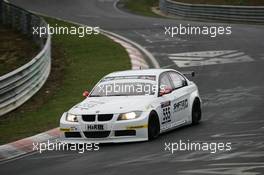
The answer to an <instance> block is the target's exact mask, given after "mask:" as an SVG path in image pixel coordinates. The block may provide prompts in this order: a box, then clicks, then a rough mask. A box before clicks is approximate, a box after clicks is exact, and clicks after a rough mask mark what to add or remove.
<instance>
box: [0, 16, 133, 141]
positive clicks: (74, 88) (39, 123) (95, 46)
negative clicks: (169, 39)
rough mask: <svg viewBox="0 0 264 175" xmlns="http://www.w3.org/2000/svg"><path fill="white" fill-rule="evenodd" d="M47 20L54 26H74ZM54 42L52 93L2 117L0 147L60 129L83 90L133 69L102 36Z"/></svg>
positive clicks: (119, 49)
mask: <svg viewBox="0 0 264 175" xmlns="http://www.w3.org/2000/svg"><path fill="white" fill-rule="evenodd" d="M46 20H47V22H48V23H49V24H50V25H53V26H54V25H55V24H58V26H73V25H72V24H69V23H65V22H62V21H58V20H54V19H50V18H46ZM52 42H53V46H54V48H55V49H54V50H53V53H54V54H53V59H55V61H53V68H54V70H55V73H54V74H51V77H52V76H55V78H54V77H53V78H50V80H48V81H49V82H47V84H49V85H48V86H50V87H51V89H53V90H52V92H49V91H48V90H42V91H41V92H39V93H38V94H37V95H35V96H34V97H33V99H32V100H30V101H29V102H27V103H26V104H25V105H23V106H22V107H21V108H19V109H18V110H16V111H14V112H11V113H9V114H8V115H6V116H3V117H0V132H1V134H0V144H3V143H7V142H10V141H14V140H17V139H20V138H24V137H27V136H31V135H34V134H37V133H39V132H43V131H46V130H48V129H51V128H54V127H58V126H59V119H60V116H61V115H62V113H63V112H64V111H67V110H68V109H69V108H70V107H72V106H73V105H74V104H76V103H78V102H80V101H81V100H83V97H82V92H83V90H85V89H88V90H91V88H92V87H93V86H94V85H95V83H96V82H97V81H98V80H99V79H100V78H102V77H103V76H104V75H106V74H107V73H110V72H113V71H117V70H125V69H130V67H131V65H130V61H129V57H128V55H127V53H126V51H125V49H124V48H122V46H120V45H119V44H117V43H114V42H113V41H112V40H110V39H108V38H106V37H105V36H102V35H89V36H86V37H84V38H79V37H78V36H75V35H53V37H52ZM59 52H61V53H59ZM54 57H55V58H54ZM56 69H57V70H56ZM56 74H58V76H59V77H56V76H57V75H56ZM52 87H53V88H52ZM54 87H55V88H54ZM44 89H45V88H44ZM46 89H47V88H46ZM47 94H50V95H48V96H47ZM46 96H47V97H46ZM38 103H39V104H38Z"/></svg>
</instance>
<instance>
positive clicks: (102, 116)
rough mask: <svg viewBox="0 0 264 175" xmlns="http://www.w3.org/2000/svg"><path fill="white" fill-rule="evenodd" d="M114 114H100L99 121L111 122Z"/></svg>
mask: <svg viewBox="0 0 264 175" xmlns="http://www.w3.org/2000/svg"><path fill="white" fill-rule="evenodd" d="M112 118H113V114H99V115H98V118H97V119H98V121H109V120H112Z"/></svg>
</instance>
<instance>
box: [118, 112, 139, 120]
mask: <svg viewBox="0 0 264 175" xmlns="http://www.w3.org/2000/svg"><path fill="white" fill-rule="evenodd" d="M141 113H142V112H141V111H134V112H128V113H123V114H119V116H118V118H117V120H133V119H136V118H138V117H140V115H141Z"/></svg>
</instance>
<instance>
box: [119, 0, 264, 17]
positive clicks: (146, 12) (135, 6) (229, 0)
mask: <svg viewBox="0 0 264 175" xmlns="http://www.w3.org/2000/svg"><path fill="white" fill-rule="evenodd" d="M174 1H178V2H185V3H191V4H221V5H249V6H259V5H262V6H263V5H264V1H263V0H174ZM120 3H121V4H123V5H124V8H125V9H127V10H128V11H130V12H132V13H136V14H139V15H143V16H150V17H162V18H163V17H164V16H160V15H158V14H156V13H154V12H153V11H152V9H151V8H152V7H158V6H159V0H121V1H120Z"/></svg>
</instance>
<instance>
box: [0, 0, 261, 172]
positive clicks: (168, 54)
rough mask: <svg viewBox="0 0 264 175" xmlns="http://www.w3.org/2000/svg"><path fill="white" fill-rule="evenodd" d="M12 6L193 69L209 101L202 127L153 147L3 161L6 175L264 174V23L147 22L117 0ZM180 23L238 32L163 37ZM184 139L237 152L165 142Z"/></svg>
mask: <svg viewBox="0 0 264 175" xmlns="http://www.w3.org/2000/svg"><path fill="white" fill-rule="evenodd" d="M11 2H13V3H15V4H17V5H19V6H21V7H24V8H26V9H28V10H32V11H36V12H39V13H43V14H46V15H49V16H53V17H58V18H62V19H65V20H70V21H74V22H78V23H82V24H87V25H90V26H99V27H100V28H102V29H105V30H108V31H111V32H115V33H117V34H120V35H122V36H124V37H127V38H129V39H131V40H132V41H135V42H137V43H138V44H140V45H141V46H143V47H144V48H146V49H147V50H148V51H149V52H151V53H152V54H153V56H154V57H155V58H156V59H157V61H158V62H159V64H160V66H161V67H168V68H175V69H177V70H180V71H185V70H193V71H195V72H196V74H197V76H196V77H194V78H193V79H192V80H193V81H194V82H196V83H197V85H198V86H199V89H200V94H201V97H202V99H203V120H202V122H201V124H200V125H198V126H193V127H184V128H180V129H177V130H175V131H172V132H169V133H167V134H163V135H161V136H160V137H159V138H158V139H156V140H154V141H152V142H142V143H126V144H106V145H102V146H101V147H100V151H98V152H85V153H84V154H78V153H76V152H66V151H60V152H55V151H53V152H50V151H47V152H44V153H41V154H39V153H36V154H33V155H29V156H25V157H23V158H20V159H17V160H14V161H10V162H5V163H2V164H0V174H2V175H6V174H8V175H13V174H14V175H17V174H19V175H35V174H43V175H44V174H64V175H70V174H78V175H79V174H80V175H84V174H100V175H103V174H107V175H110V174H114V175H119V174H120V175H124V174H125V175H126V174H146V175H147V174H151V175H159V174H237V175H240V174H250V175H255V174H264V115H263V107H264V81H263V80H264V42H263V38H264V26H262V25H248V24H229V23H221V22H215V23H213V22H194V21H188V20H176V19H165V18H150V17H142V16H138V15H133V14H129V13H127V12H124V11H122V10H120V9H118V8H116V7H115V6H114V4H115V2H116V1H115V0H74V1H73V0H12V1H11ZM179 24H182V25H188V24H190V25H192V26H224V27H226V26H231V27H232V34H231V35H225V36H218V37H215V38H211V37H208V36H202V35H195V36H194V35H192V36H175V37H173V38H171V37H168V36H166V35H165V34H164V32H165V30H164V27H165V26H178V25H179ZM194 52H195V53H194ZM204 58H205V59H204ZM182 61H185V63H186V64H182V63H183V62H182ZM223 63H225V64H223ZM183 65H185V66H183ZM59 117H60V116H58V118H59ZM179 140H183V141H188V140H189V141H190V142H208V143H212V142H231V143H232V150H231V151H227V152H222V151H220V152H217V153H214V154H213V153H208V152H203V151H200V152H199V151H177V152H175V153H174V154H171V153H169V152H168V151H165V150H164V148H165V146H164V144H165V143H168V142H178V141H179Z"/></svg>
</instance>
